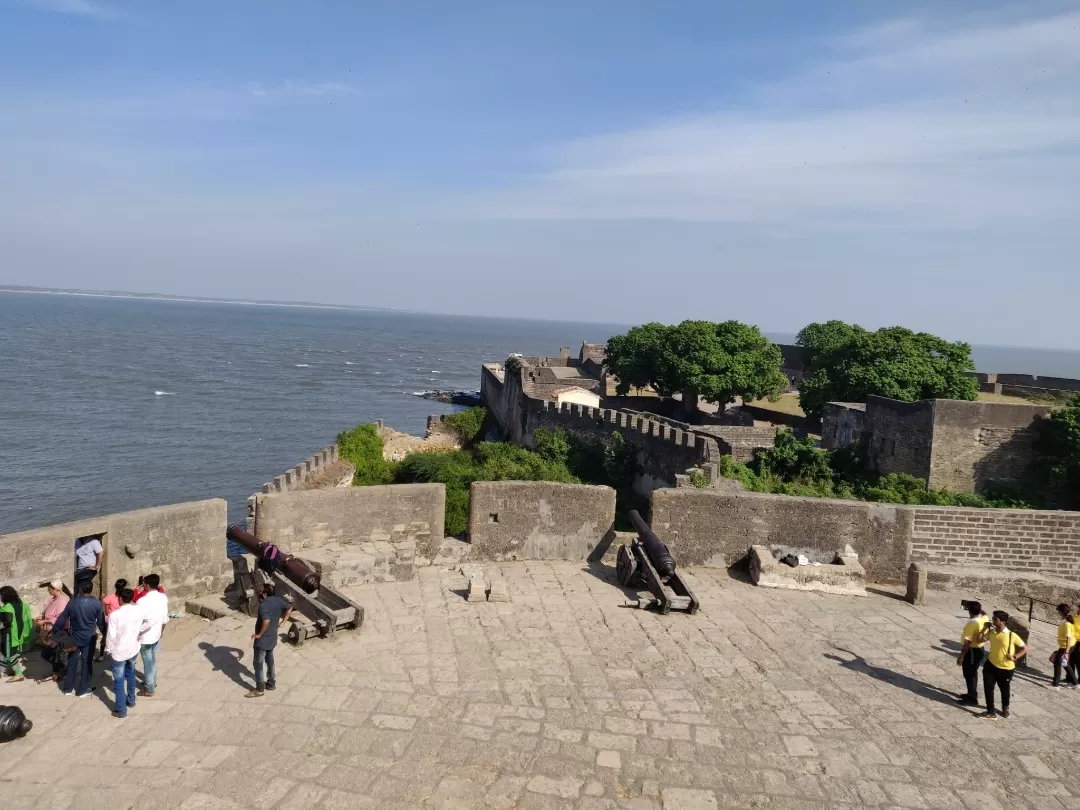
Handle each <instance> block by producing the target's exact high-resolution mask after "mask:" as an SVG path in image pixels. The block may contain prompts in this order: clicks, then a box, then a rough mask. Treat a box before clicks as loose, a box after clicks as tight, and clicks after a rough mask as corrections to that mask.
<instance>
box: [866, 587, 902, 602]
mask: <svg viewBox="0 0 1080 810" xmlns="http://www.w3.org/2000/svg"><path fill="white" fill-rule="evenodd" d="M866 592H867V593H872V594H874V595H876V596H885V597H888V598H889V599H896V600H897V601H899V602H907V599H906V598H905V597H904V595H903V594H902V593H895V592H893V591H887V590H885V589H884V588H874V587H871V586H870V585H867V586H866Z"/></svg>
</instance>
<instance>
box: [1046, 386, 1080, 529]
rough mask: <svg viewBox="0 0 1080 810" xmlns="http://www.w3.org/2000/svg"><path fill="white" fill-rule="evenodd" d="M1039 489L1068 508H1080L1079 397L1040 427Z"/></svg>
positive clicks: (1074, 397) (1054, 413) (1057, 411)
mask: <svg viewBox="0 0 1080 810" xmlns="http://www.w3.org/2000/svg"><path fill="white" fill-rule="evenodd" d="M1035 452H1036V458H1035V467H1036V473H1037V476H1038V480H1039V484H1040V489H1041V490H1042V491H1043V492H1045V493H1047V497H1048V498H1049V499H1051V500H1053V501H1056V502H1058V503H1059V504H1060V506H1062V507H1064V508H1066V509H1080V394H1078V395H1075V396H1073V398H1072V400H1071V401H1070V402H1069V404H1068V405H1066V406H1065V407H1064V408H1060V409H1058V410H1056V411H1054V412H1053V413H1051V414H1050V418H1049V419H1047V420H1046V421H1045V422H1043V423H1042V424H1041V425H1040V430H1039V434H1038V437H1037V439H1036V442H1035Z"/></svg>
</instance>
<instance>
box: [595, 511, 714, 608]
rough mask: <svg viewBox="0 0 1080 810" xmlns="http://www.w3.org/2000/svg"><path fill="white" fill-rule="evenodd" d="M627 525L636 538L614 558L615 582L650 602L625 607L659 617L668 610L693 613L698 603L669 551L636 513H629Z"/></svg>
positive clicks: (621, 548)
mask: <svg viewBox="0 0 1080 810" xmlns="http://www.w3.org/2000/svg"><path fill="white" fill-rule="evenodd" d="M630 522H631V523H632V524H633V526H634V530H635V531H636V532H637V535H638V536H637V537H635V538H634V539H633V540H632V541H631V542H630V545H622V546H619V551H618V553H617V554H616V556H615V575H616V579H617V580H618V583H619V585H621V586H622V587H624V588H634V589H640V588H645V589H647V590H648V591H649V593H651V594H652V596H653V598H652V599H648V600H641V599H636V600H632V601H631V602H630V603H629V606H630V607H643V608H656V609H658V610H659V611H660V612H661V613H669V612H670V611H672V610H682V611H685V612H687V613H697V610H698V608H699V607H700V604H701V603H700V602H698V599H697V597H696V596H695V595H694V592H693V591H692V590H690V586H689V585H687V584H686V581H685V580H684V579H683V578H682V577H681V576H680V575H679V572H678V566H677V565H676V564H675V558H674V557H673V556H672V554H671V550H670V549H669V548H668V547H667V546H666V545H664V542H663V541H662V540H661V539H660V538H659V537H657V536H656V533H655V532H653V530H652V529H650V528H649V524H648V523H646V522H645V521H644V519H643V518H642V517H641V515H639V514H638V513H637V512H636V511H631V512H630Z"/></svg>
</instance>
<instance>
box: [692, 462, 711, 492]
mask: <svg viewBox="0 0 1080 810" xmlns="http://www.w3.org/2000/svg"><path fill="white" fill-rule="evenodd" d="M690 486H692V487H696V488H697V489H708V488H709V476H707V475H706V474H705V472H704V471H703V470H699V469H698V468H697V467H695V468H694V469H692V470H691V471H690Z"/></svg>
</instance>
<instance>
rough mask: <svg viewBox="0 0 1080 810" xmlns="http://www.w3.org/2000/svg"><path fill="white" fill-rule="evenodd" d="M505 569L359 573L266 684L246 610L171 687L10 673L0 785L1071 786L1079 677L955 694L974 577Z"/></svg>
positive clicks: (456, 803) (980, 803)
mask: <svg viewBox="0 0 1080 810" xmlns="http://www.w3.org/2000/svg"><path fill="white" fill-rule="evenodd" d="M502 570H503V571H504V573H505V576H506V579H507V581H508V583H509V587H510V593H511V596H512V598H513V601H512V602H511V603H499V604H495V603H479V604H476V603H468V602H466V601H465V600H464V598H463V596H462V593H463V590H462V589H463V587H464V584H465V583H464V579H463V577H462V576H461V574H459V573H457V572H453V571H449V570H438V569H434V568H427V569H422V570H421V571H420V573H419V579H418V580H415V581H412V582H408V583H398V584H386V585H377V586H367V587H364V588H360V589H357V590H356V591H355V592H356V593H357V594H359V596H360V599H361V600H362V602H363V603H364V604H365V605H366V607H367V609H368V618H367V623H366V625H365V627H364V629H363V631H362V632H360V633H350V634H345V635H342V636H341V637H340V638H338V639H335V640H333V641H310V642H308V643H307V644H306V645H305V646H303V647H302V648H299V649H293V648H290V647H288V646H287V645H281V646H279V647H278V650H279V654H278V658H279V668H280V675H279V688H278V690H277V691H276V692H275V693H269V694H267V696H266V697H264V698H262V699H259V700H246V699H245V698H244V691H245V690H244V688H242V686H241V685H240V684H239V683H238V681H243V680H244V679H245V678H246V677H247V672H246V670H247V667H248V665H249V664H250V652H249V644H250V640H249V636H250V628H249V627H248V624H247V622H245V623H243V625H241V623H240V622H239V621H238V620H232V619H226V620H222V621H219V622H216V623H214V624H212V625H210V624H204V623H202V622H201V620H196V619H186V620H184V621H183V622H182V623H180V624H181V625H186V626H187V627H188V630H187V631H184V630H183V628H182V626H181V627H174V628H172V637H171V640H170V649H169V650H168V651H166V652H165V653H164V654H163V656H162V657H163V662H162V665H161V676H160V680H161V683H160V687H159V693H158V696H157V697H155V698H154V699H153V700H142V701H140V702H139V705H138V706H137V707H136V708H135V709H134V710H133V712H132V715H131V716H130V717H129V718H128V719H127V720H124V721H119V720H115V719H113V718H111V717H110V715H109V712H108V709H109V708H110V706H109V705H106V704H105V703H104V702H103V701H102V700H100V699H96V698H95V699H84V700H75V699H73V698H64V697H61V696H59V695H58V693H56V692H55V691H52V689H51V687H49V686H39V685H35V684H30V683H24V684H17V685H8V684H2V685H0V703H16V704H19V705H22V706H23V707H24V708H25V709H26V710H27V711H28V713H29V714H30V715H31V716H32V718H33V720H34V721H35V723H36V726H35V729H34V731H33V732H32V733H31V735H30V736H29V737H28V738H26V739H25V740H22V741H18V742H14V743H8V744H6V745H2V746H0V805H2V806H3V807H5V808H8V807H12V808H16V807H31V806H38V807H48V808H51V810H62V808H66V807H72V808H79V810H90V808H96V807H101V808H108V810H122V808H127V807H135V806H141V807H154V808H171V807H181V808H184V810H204V809H209V808H219V807H222V808H232V807H252V808H272V807H273V808H312V807H318V808H368V807H371V808H383V809H384V810H393V809H394V808H404V807H436V808H474V807H475V808H511V807H520V808H575V809H578V810H601V809H602V808H633V810H653V808H657V809H659V808H663V810H711V808H724V807H740V808H742V807H767V808H826V807H829V808H843V807H915V808H957V810H961V809H963V808H971V810H975V809H976V808H978V810H994V808H999V807H1005V808H1047V810H1049V809H1050V808H1054V809H1055V810H1058V809H1060V808H1076V807H1080V798H1078V797H1080V765H1078V764H1077V763H1078V757H1080V754H1078V753H1077V748H1078V743H1080V733H1078V731H1077V722H1078V720H1080V693H1077V692H1066V693H1058V692H1051V691H1049V690H1046V689H1044V688H1042V680H1041V679H1042V678H1043V675H1042V674H1041V673H1040V672H1032V673H1028V674H1025V675H1024V676H1023V677H1022V679H1020V678H1018V679H1017V682H1016V684H1015V687H1016V688H1015V692H1016V693H1017V695H1016V699H1015V701H1014V704H1013V717H1012V719H1010V720H1007V721H1005V720H999V721H997V722H994V721H987V720H982V719H978V718H976V717H975V716H974V715H973V714H972V713H970V712H969V711H967V710H965V709H962V708H958V707H957V706H956V705H954V704H953V703H952V696H953V690H955V689H956V687H957V686H958V684H959V682H960V674H959V670H958V668H957V667H956V666H955V663H954V660H953V654H954V650H955V644H954V639H955V637H956V636H957V634H958V632H959V629H960V626H961V623H962V622H961V620H960V618H959V614H960V610H959V604H958V598H959V595H948V596H945V595H937V596H935V597H934V601H933V602H932V604H931V605H929V606H927V607H921V608H915V607H911V606H909V605H907V604H905V603H903V602H901V601H898V600H897V599H895V598H893V597H890V596H888V595H885V594H881V593H879V594H875V595H872V596H870V597H868V598H866V599H858V598H852V597H836V596H822V595H816V594H806V593H796V592H784V591H768V590H761V589H755V588H753V587H752V586H749V585H747V584H744V583H742V582H738V581H736V580H733V579H730V578H728V577H727V575H726V574H725V573H723V572H719V571H716V572H713V571H706V570H701V569H699V570H697V571H695V572H694V574H693V578H694V582H695V583H696V585H697V588H698V594H699V596H700V597H701V600H702V605H703V607H702V611H701V613H700V614H698V615H697V616H694V617H688V616H686V615H670V616H666V617H663V616H657V615H654V614H651V613H646V612H643V611H637V610H631V609H624V608H620V607H619V605H620V603H621V600H622V599H623V594H622V593H621V592H620V591H619V589H618V588H616V587H614V586H613V585H612V584H611V583H610V582H608V581H606V580H605V579H604V576H605V571H603V570H601V571H599V572H597V573H595V574H594V573H591V572H589V571H587V570H584V569H583V568H582V566H581V565H576V564H570V563H515V564H510V565H505V566H503V567H502ZM1050 630H1051V628H1050V627H1049V626H1048V625H1043V626H1040V628H1039V629H1038V630H1037V632H1036V635H1035V639H1034V645H1033V646H1034V649H1035V654H1034V661H1035V663H1036V665H1037V669H1038V670H1042V669H1045V667H1046V666H1047V665H1046V663H1045V661H1046V656H1047V655H1048V653H1049V651H1050V649H1051V641H1050ZM110 697H111V690H110Z"/></svg>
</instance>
